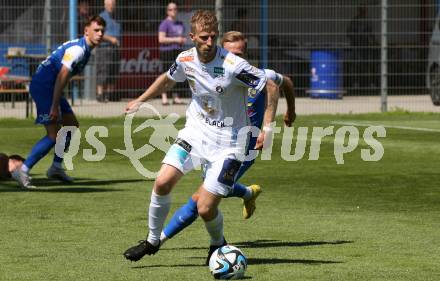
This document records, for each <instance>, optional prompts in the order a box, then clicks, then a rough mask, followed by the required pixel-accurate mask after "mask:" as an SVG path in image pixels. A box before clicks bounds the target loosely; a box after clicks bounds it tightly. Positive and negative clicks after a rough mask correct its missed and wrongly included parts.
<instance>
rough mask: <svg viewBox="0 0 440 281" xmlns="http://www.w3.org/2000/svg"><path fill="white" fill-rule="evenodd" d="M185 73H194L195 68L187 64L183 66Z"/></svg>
mask: <svg viewBox="0 0 440 281" xmlns="http://www.w3.org/2000/svg"><path fill="white" fill-rule="evenodd" d="M184 70H185V73H186V74H190V73H191V74H194V72H195V70H194V68H192V67H189V66H185V69H184Z"/></svg>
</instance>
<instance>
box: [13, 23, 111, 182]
mask: <svg viewBox="0 0 440 281" xmlns="http://www.w3.org/2000/svg"><path fill="white" fill-rule="evenodd" d="M104 28H105V21H104V19H103V18H101V17H100V16H93V17H91V18H90V19H89V20H88V21H87V22H86V25H85V28H84V36H83V37H81V38H78V39H75V40H72V41H68V42H65V43H64V44H62V45H61V46H59V47H58V48H57V49H56V50H55V51H53V52H52V54H51V55H50V56H49V57H47V58H46V59H45V60H44V61H43V62H41V64H40V65H39V66H38V68H37V71H36V73H35V74H34V75H33V76H32V81H31V84H30V94H31V96H32V98H33V99H34V101H35V104H36V107H37V119H36V121H35V123H37V124H42V125H44V126H45V128H46V132H47V134H46V136H44V137H43V138H42V139H41V140H39V141H38V142H37V143H36V144H35V145H34V147H33V148H32V150H31V153H30V154H29V156H28V157H27V158H26V160H25V161H24V163H23V165H22V167H21V169H17V170H15V171H14V173H12V177H13V178H14V179H15V180H17V181H18V183H19V184H20V185H21V187H23V188H35V187H34V186H32V185H31V181H30V177H29V171H30V169H32V167H33V166H34V165H35V164H36V163H37V162H38V161H39V160H40V159H41V158H43V157H44V156H45V155H47V154H48V153H49V151H50V150H51V149H52V148H53V147H54V146H55V144H56V138H57V133H58V131H59V130H60V129H61V126H75V127H78V126H79V124H78V121H77V119H76V117H75V114H74V113H73V111H72V108H71V107H70V105H69V103H68V102H67V100H66V98H64V97H63V96H62V93H63V90H64V88H65V87H66V85H67V83H68V82H69V80H70V79H71V77H72V76H74V75H77V74H78V73H80V72H81V71H82V70H83V69H84V67H85V65H86V64H87V62H88V60H89V58H90V53H91V51H92V49H93V48H94V47H96V46H97V45H99V43H101V40H102V37H103V35H104ZM69 142H70V136H69V135H68V136H67V137H66V140H65V143H64V147H65V149H67V148H68V146H69ZM60 156H62V155H58V156H57V155H55V156H54V159H53V164H52V166H51V167H50V168H49V169H48V171H47V176H48V177H49V178H56V179H59V180H62V181H65V182H71V181H72V178H70V177H69V176H68V175H66V173H65V171H64V169H63V167H62V161H63V159H62V157H60Z"/></svg>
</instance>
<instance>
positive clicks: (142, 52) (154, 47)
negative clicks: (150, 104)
mask: <svg viewBox="0 0 440 281" xmlns="http://www.w3.org/2000/svg"><path fill="white" fill-rule="evenodd" d="M98 63H99V62H98ZM164 71H165V70H164V69H162V61H161V60H160V59H159V45H158V41H157V36H152V35H142V34H141V35H125V36H123V38H122V51H121V60H120V63H119V79H118V82H117V88H118V90H119V91H120V93H121V96H123V97H131V98H133V97H137V96H139V95H141V94H142V93H143V92H144V91H145V90H146V89H147V88H148V87H149V86H150V85H151V83H153V81H154V80H155V79H156V77H157V76H158V75H159V74H161V73H163V72H164Z"/></svg>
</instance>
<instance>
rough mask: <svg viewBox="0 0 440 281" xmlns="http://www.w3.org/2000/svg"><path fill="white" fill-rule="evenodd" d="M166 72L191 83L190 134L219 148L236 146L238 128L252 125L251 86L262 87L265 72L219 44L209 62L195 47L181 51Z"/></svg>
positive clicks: (171, 76)
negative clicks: (202, 59) (199, 56)
mask: <svg viewBox="0 0 440 281" xmlns="http://www.w3.org/2000/svg"><path fill="white" fill-rule="evenodd" d="M167 75H168V77H169V78H170V79H172V80H174V81H176V82H183V81H185V80H188V83H189V85H190V88H191V92H192V100H191V103H190V105H189V107H188V109H187V111H186V118H187V120H186V124H185V127H186V128H188V129H191V130H190V131H191V132H192V134H193V135H192V136H191V137H192V138H194V137H198V138H200V139H201V140H202V141H203V142H207V143H208V144H209V145H214V146H213V147H217V148H220V149H221V148H222V147H227V148H233V147H236V146H237V142H236V141H237V134H238V132H239V130H240V129H241V128H243V127H246V126H249V118H248V116H247V93H248V88H253V89H255V90H256V91H261V90H263V88H264V86H265V84H266V76H265V73H264V72H263V71H262V70H260V69H257V68H255V67H253V66H251V65H250V64H249V63H248V62H247V61H246V60H244V59H242V58H240V57H238V56H236V55H234V54H232V53H230V52H228V51H227V50H225V49H223V48H220V47H217V54H216V56H215V58H214V59H213V60H212V61H211V62H209V63H206V64H205V63H202V62H201V61H200V60H199V59H198V56H197V51H196V48H192V49H189V50H187V51H184V52H182V53H180V54H179V56H178V57H177V59H176V61H175V63H174V64H173V65H172V66H171V67H170V69H169V70H168V73H167ZM186 131H188V130H186ZM238 145H240V146H242V145H241V144H238ZM238 151H240V152H243V151H244V148H243V147H241V148H240V149H239V150H237V152H238Z"/></svg>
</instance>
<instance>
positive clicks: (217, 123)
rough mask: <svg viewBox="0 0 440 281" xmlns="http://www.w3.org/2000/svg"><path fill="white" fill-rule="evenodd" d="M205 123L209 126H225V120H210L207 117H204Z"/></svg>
mask: <svg viewBox="0 0 440 281" xmlns="http://www.w3.org/2000/svg"><path fill="white" fill-rule="evenodd" d="M205 123H206V124H208V125H209V126H213V127H217V128H223V127H224V126H225V122H224V121H221V120H211V119H209V118H205Z"/></svg>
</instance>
